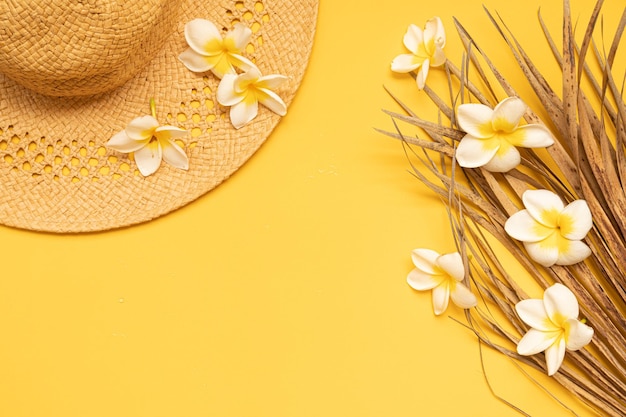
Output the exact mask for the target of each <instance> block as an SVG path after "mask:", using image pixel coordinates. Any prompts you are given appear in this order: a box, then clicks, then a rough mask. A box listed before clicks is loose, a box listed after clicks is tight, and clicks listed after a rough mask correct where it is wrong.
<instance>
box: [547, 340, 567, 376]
mask: <svg viewBox="0 0 626 417" xmlns="http://www.w3.org/2000/svg"><path fill="white" fill-rule="evenodd" d="M564 357H565V341H564V340H563V338H562V337H561V338H559V339H558V341H557V342H556V343H554V344H553V345H552V346H550V347H549V348H547V349H546V364H547V365H548V375H549V376H552V375H554V374H555V373H556V371H558V370H559V368H560V367H561V364H562V363H563V358H564Z"/></svg>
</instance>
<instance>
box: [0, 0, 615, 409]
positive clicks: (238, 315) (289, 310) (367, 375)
mask: <svg viewBox="0 0 626 417" xmlns="http://www.w3.org/2000/svg"><path fill="white" fill-rule="evenodd" d="M483 3H485V5H486V6H487V7H488V8H490V9H492V10H497V11H499V12H500V13H501V14H502V17H503V18H504V19H505V20H506V22H507V23H508V24H509V25H510V27H511V29H512V30H513V31H514V33H515V34H516V35H518V37H519V38H520V40H521V41H522V42H523V43H524V44H525V45H526V46H527V48H528V49H529V50H531V52H532V54H533V56H534V57H538V58H539V60H540V61H542V58H543V63H545V66H546V67H547V68H550V69H552V70H554V66H553V61H552V58H551V57H550V56H549V55H548V54H546V53H545V51H547V49H544V47H543V44H544V41H543V38H542V36H541V33H540V29H539V26H538V23H537V19H536V11H537V9H538V8H539V6H540V5H541V3H542V2H541V1H539V0H527V1H523V2H522V1H519V2H511V1H508V0H507V1H504V0H502V1H498V0H486V1H484V0H458V1H454V0H437V1H430V2H427V1H416V0H387V1H384V2H381V1H368V2H363V1H357V0H322V1H321V4H320V14H319V20H318V26H317V34H316V41H315V45H314V48H313V52H312V56H311V61H310V65H309V68H308V70H307V73H306V76H305V78H304V81H303V83H302V86H301V88H300V90H299V93H298V95H297V97H296V99H295V101H294V102H293V103H292V105H291V107H290V108H289V111H288V114H287V116H286V117H284V119H283V120H282V121H281V123H280V124H279V126H278V128H277V129H276V131H275V132H274V133H273V134H272V135H271V136H270V138H269V139H268V141H267V142H266V144H265V145H264V146H263V147H262V148H261V149H260V151H259V152H258V153H256V154H255V156H254V157H253V158H252V159H251V160H250V161H249V163H247V164H246V165H245V166H243V167H242V168H241V169H240V170H239V171H238V172H237V173H236V174H235V175H234V176H233V177H232V178H231V179H229V180H228V181H227V182H226V183H224V184H223V185H221V186H220V187H218V188H217V189H215V190H214V191H212V192H210V193H209V194H207V195H206V196H203V197H202V198H200V199H199V200H198V201H196V202H194V203H192V204H190V205H188V206H186V207H184V208H182V209H180V210H178V211H176V212H174V213H172V214H169V215H167V216H164V217H162V218H160V219H157V220H155V221H152V222H150V223H147V224H142V225H138V226H134V227H130V228H127V229H123V230H116V231H110V232H105V233H94V234H87V235H53V234H41V233H33V232H28V231H22V230H14V229H10V228H6V227H0V256H1V258H0V259H1V260H2V264H3V266H4V267H3V268H2V276H1V278H0V416H3V417H4V416H6V417H56V416H58V417H111V416H118V417H161V416H163V417H176V416H181V417H183V416H184V417H199V416H220V417H221V416H223V417H239V416H241V417H247V416H249V417H313V416H316V417H322V416H324V417H338V416H342V417H343V416H355V417H356V416H358V417H384V416H391V417H404V416H407V417H408V416H481V417H489V416H494V417H495V416H498V417H501V416H516V415H518V414H517V413H516V412H514V411H513V410H512V409H510V408H509V407H507V406H506V405H504V404H502V403H501V402H499V401H498V400H497V399H496V398H495V397H494V395H492V394H491V393H490V391H489V388H488V386H487V384H486V383H485V380H484V376H483V371H482V370H481V361H480V357H479V351H478V344H477V342H476V339H475V338H474V337H473V336H472V334H470V332H469V331H467V330H466V329H464V328H463V327H462V326H461V325H459V324H458V323H455V322H454V321H453V320H451V319H450V318H449V317H448V316H453V317H457V318H461V317H462V314H461V311H460V310H459V309H457V308H456V307H450V308H449V310H448V311H447V313H446V314H445V315H444V316H441V317H434V316H433V314H432V307H431V301H430V294H429V293H418V292H415V291H413V290H412V289H411V288H410V287H408V285H407V284H406V280H405V278H406V274H407V273H408V272H409V271H410V270H411V268H412V264H411V261H410V251H411V250H412V249H413V248H416V247H429V248H432V249H435V250H437V251H440V252H445V251H452V250H453V241H452V238H451V236H450V234H449V228H448V224H447V218H446V214H445V210H444V207H443V205H442V204H441V203H440V202H439V201H438V200H437V199H436V198H433V197H432V195H431V194H429V193H428V192H427V191H426V190H425V188H424V187H423V186H421V185H420V184H419V182H418V181H417V180H416V179H415V178H413V177H412V176H411V175H410V174H409V173H408V172H407V170H408V168H409V166H408V163H407V160H406V158H405V156H404V154H403V151H402V148H401V146H400V144H399V143H398V142H396V141H394V140H392V139H389V138H387V137H385V136H383V135H381V134H379V133H377V132H375V131H374V128H376V127H379V128H385V129H391V128H392V127H391V123H390V121H389V118H388V117H387V116H385V115H384V114H383V113H382V112H381V109H382V108H387V109H392V110H397V107H395V105H394V103H393V102H392V100H391V99H390V98H389V96H388V95H387V94H386V93H385V92H384V90H383V85H386V86H388V87H389V88H391V89H392V90H393V91H394V92H395V93H397V94H398V95H399V96H401V97H402V98H403V99H406V100H407V101H408V102H409V103H412V104H417V105H419V104H422V103H426V100H424V99H423V97H420V95H419V93H418V92H417V90H416V88H415V84H414V82H413V81H412V79H410V78H409V77H408V76H405V75H395V74H392V73H391V71H390V70H389V63H390V62H391V60H392V59H393V57H394V56H396V55H398V54H400V53H403V52H404V48H403V45H402V37H403V35H404V32H405V30H406V27H407V25H408V24H409V23H415V24H417V25H419V26H422V25H423V24H424V22H425V21H426V20H427V19H428V18H430V17H432V16H435V15H438V16H441V18H442V20H443V22H444V25H445V26H446V29H447V34H448V45H447V46H446V52H447V55H448V57H449V58H450V59H453V60H455V61H456V62H457V63H459V62H460V61H459V57H460V51H461V46H460V42H459V40H458V38H457V36H456V34H455V32H454V29H453V24H452V16H456V17H458V18H459V19H460V20H461V21H462V22H463V23H464V25H465V26H466V27H467V28H468V29H469V30H470V31H471V32H472V33H473V34H474V35H475V36H476V38H477V39H478V40H479V41H480V42H482V44H483V46H484V47H485V48H487V49H490V51H491V52H492V53H493V54H494V56H497V59H496V61H497V62H499V63H501V64H502V65H504V68H505V70H506V71H510V74H511V75H512V76H513V77H517V79H519V77H520V74H519V72H518V71H516V70H515V68H514V64H512V63H511V62H510V55H509V54H508V53H506V52H505V46H504V44H503V43H502V41H501V40H500V39H499V38H498V36H497V33H496V31H495V30H494V29H493V27H492V26H491V25H490V23H489V21H488V20H487V17H486V15H485V13H484V12H483V10H482V4H483ZM543 3H545V4H543V6H542V7H543V13H544V15H545V16H546V19H547V21H548V22H549V24H550V25H551V28H553V29H554V30H555V31H556V32H558V31H559V30H560V23H559V20H560V2H559V1H554V0H551V1H545V2H543ZM618 3H621V1H620V0H614V1H609V4H608V5H607V7H608V8H609V10H614V11H617V12H618V13H621V10H620V7H622V6H623V5H622V6H620V5H619V4H618ZM592 4H593V1H591V0H588V1H577V2H575V3H574V11H575V16H579V15H580V16H582V17H585V16H587V15H588V11H589V10H591V7H592ZM614 14H615V13H614ZM584 21H585V20H582V22H584ZM494 51H495V52H494ZM431 77H432V78H431V79H432V82H433V83H439V85H441V86H443V84H442V82H443V80H444V76H443V72H442V71H440V70H432V72H431ZM428 111H430V110H428V109H426V108H425V110H424V112H428ZM536 295H537V296H538V295H539V294H536ZM484 365H485V368H486V372H487V375H488V377H489V379H490V382H491V383H492V385H493V387H494V390H495V391H496V393H497V394H498V395H500V396H502V397H504V398H505V399H507V400H508V401H510V402H512V403H514V404H515V405H517V406H519V407H520V408H522V409H523V410H525V411H526V412H528V413H529V414H531V415H533V416H560V415H569V413H568V412H567V411H565V410H564V409H563V408H561V407H560V406H559V405H558V404H557V403H556V402H555V401H553V400H551V399H550V398H549V396H547V395H546V394H545V393H544V392H543V391H542V389H540V388H538V387H537V386H536V385H535V384H534V383H533V382H531V381H530V380H528V379H527V378H525V377H524V376H523V375H522V374H521V373H520V372H519V371H518V370H517V369H516V367H515V366H514V365H513V364H512V363H511V362H510V361H508V360H506V359H503V358H502V357H501V356H499V355H496V354H493V353H491V352H489V351H487V352H485V358H484ZM531 374H532V375H533V376H534V377H535V378H537V380H538V381H539V382H540V383H541V384H544V385H545V386H546V387H547V388H548V389H550V390H551V391H552V392H554V393H555V394H558V395H560V396H561V397H562V398H563V399H564V401H565V402H566V403H567V404H568V405H570V406H572V407H573V408H574V409H576V410H577V411H578V412H580V413H582V415H587V413H588V410H586V409H585V407H584V406H582V405H581V404H580V403H578V402H577V401H576V400H573V399H571V398H569V397H568V396H567V393H564V392H563V390H561V389H560V388H558V387H557V386H555V385H553V383H552V382H551V381H550V379H549V378H547V377H545V376H543V375H542V374H540V373H538V372H531Z"/></svg>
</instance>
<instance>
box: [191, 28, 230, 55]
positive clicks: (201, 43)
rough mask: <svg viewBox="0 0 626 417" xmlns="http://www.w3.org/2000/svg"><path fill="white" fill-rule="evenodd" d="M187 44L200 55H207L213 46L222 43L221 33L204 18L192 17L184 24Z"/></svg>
mask: <svg viewBox="0 0 626 417" xmlns="http://www.w3.org/2000/svg"><path fill="white" fill-rule="evenodd" d="M185 39H186V40H187V44H188V45H189V46H190V47H191V49H193V50H194V51H196V52H197V53H198V54H201V55H208V54H210V53H212V52H214V51H212V50H213V48H214V47H215V46H217V45H220V44H221V43H222V34H221V33H220V31H219V30H218V29H217V27H216V26H215V25H214V24H213V22H210V21H208V20H206V19H194V20H191V21H190V22H188V23H187V24H186V25H185Z"/></svg>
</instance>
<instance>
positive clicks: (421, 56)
mask: <svg viewBox="0 0 626 417" xmlns="http://www.w3.org/2000/svg"><path fill="white" fill-rule="evenodd" d="M445 45H446V33H445V31H444V29H443V23H441V19H440V18H438V17H434V18H432V19H430V20H428V21H427V22H426V25H425V27H424V31H422V29H420V28H419V27H417V26H416V25H413V24H411V25H409V28H408V29H407V31H406V34H405V35H404V46H405V47H406V49H408V50H409V51H410V52H411V53H410V54H401V55H398V56H397V57H395V58H394V60H393V61H392V62H391V70H392V71H395V72H402V73H405V72H411V71H415V70H417V69H419V71H418V72H417V77H416V81H417V87H418V88H419V89H420V90H421V89H423V88H424V85H425V84H426V77H427V76H428V70H429V68H430V67H439V66H441V65H443V64H444V63H445V62H446V56H445V55H444V53H443V47H444V46H445ZM420 67H421V68H420Z"/></svg>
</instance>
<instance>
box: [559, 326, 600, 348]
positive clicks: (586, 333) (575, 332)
mask: <svg viewBox="0 0 626 417" xmlns="http://www.w3.org/2000/svg"><path fill="white" fill-rule="evenodd" d="M568 325H569V335H568V338H567V340H566V341H565V342H566V347H567V349H569V350H578V349H582V348H583V347H585V346H586V345H588V344H589V342H591V339H592V338H593V329H592V328H591V327H589V326H587V325H586V324H584V323H581V322H580V321H578V320H568Z"/></svg>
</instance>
